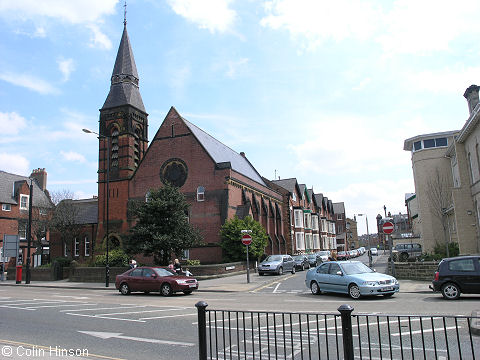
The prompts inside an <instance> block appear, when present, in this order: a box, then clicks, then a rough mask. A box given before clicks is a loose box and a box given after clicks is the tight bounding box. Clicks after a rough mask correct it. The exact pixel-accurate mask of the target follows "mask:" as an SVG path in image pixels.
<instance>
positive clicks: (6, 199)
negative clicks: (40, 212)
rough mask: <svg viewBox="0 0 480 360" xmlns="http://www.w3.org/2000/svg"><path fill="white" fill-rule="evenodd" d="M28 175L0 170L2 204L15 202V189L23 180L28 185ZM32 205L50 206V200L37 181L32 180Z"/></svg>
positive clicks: (0, 201) (0, 200)
mask: <svg viewBox="0 0 480 360" xmlns="http://www.w3.org/2000/svg"><path fill="white" fill-rule="evenodd" d="M31 179H32V178H29V177H28V176H22V175H16V174H10V173H7V172H5V171H1V170H0V203H2V204H13V205H16V204H17V200H16V199H15V193H16V190H17V189H18V188H19V187H20V186H21V184H22V183H23V182H24V181H25V182H27V184H28V185H30V180H31ZM32 201H33V207H42V208H49V207H52V206H53V205H52V202H51V201H50V199H49V198H48V196H47V194H45V193H44V192H43V191H42V189H41V188H40V186H38V183H37V182H36V181H33V199H32Z"/></svg>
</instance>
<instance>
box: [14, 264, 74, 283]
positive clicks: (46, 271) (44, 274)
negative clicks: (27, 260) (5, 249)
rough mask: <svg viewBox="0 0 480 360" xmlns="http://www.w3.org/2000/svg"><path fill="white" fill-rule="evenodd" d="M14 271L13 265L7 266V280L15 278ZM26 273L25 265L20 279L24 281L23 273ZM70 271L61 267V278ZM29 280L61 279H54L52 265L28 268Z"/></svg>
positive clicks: (66, 275)
mask: <svg viewBox="0 0 480 360" xmlns="http://www.w3.org/2000/svg"><path fill="white" fill-rule="evenodd" d="M16 271H17V269H16V268H15V267H13V266H12V267H9V268H8V269H7V280H16V278H15V277H16ZM26 273H27V270H26V268H25V266H24V267H23V269H22V281H25V275H26ZM69 273H70V268H68V267H64V268H63V269H62V275H61V277H62V279H67V278H68V276H69ZM30 280H31V281H54V280H61V279H56V278H55V274H54V268H53V267H48V268H33V269H30Z"/></svg>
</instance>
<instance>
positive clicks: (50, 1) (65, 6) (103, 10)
mask: <svg viewBox="0 0 480 360" xmlns="http://www.w3.org/2000/svg"><path fill="white" fill-rule="evenodd" d="M117 2H118V0H102V1H98V0H82V1H65V0H22V1H11V0H0V14H1V15H0V16H2V17H9V18H12V17H14V18H17V19H21V20H32V21H35V20H37V19H38V18H39V17H49V18H54V19H58V20H61V21H65V22H69V23H72V24H82V23H94V22H96V21H98V20H99V19H100V18H102V17H103V16H105V15H110V14H113V13H114V12H115V5H116V4H117Z"/></svg>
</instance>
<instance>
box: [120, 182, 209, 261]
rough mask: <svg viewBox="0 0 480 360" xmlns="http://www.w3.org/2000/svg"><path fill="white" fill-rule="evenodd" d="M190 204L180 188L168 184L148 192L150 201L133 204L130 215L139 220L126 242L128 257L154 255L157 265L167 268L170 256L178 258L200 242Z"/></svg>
mask: <svg viewBox="0 0 480 360" xmlns="http://www.w3.org/2000/svg"><path fill="white" fill-rule="evenodd" d="M189 206H190V205H189V204H188V203H187V201H186V200H185V196H184V195H183V194H182V193H180V192H179V190H178V188H176V187H175V186H173V185H170V184H167V185H165V186H163V187H161V188H159V189H152V190H150V192H149V193H148V200H147V201H145V202H143V201H136V202H133V203H131V204H130V209H129V212H130V214H131V215H132V216H133V218H135V219H136V220H137V222H136V224H135V226H134V227H133V228H131V229H130V234H129V235H128V236H127V237H126V238H125V239H124V244H123V245H124V248H125V250H126V252H127V253H129V254H139V253H143V254H144V255H145V256H153V261H154V262H155V264H158V265H167V264H168V262H169V260H170V259H171V255H172V254H175V255H176V256H177V257H179V256H180V255H181V253H182V251H183V250H185V249H189V248H191V247H193V246H197V245H199V244H200V243H201V236H200V233H199V232H198V230H197V229H195V228H193V227H192V226H191V225H190V224H189V222H188V218H187V215H186V214H188V208H189Z"/></svg>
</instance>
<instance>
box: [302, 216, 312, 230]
mask: <svg viewBox="0 0 480 360" xmlns="http://www.w3.org/2000/svg"><path fill="white" fill-rule="evenodd" d="M303 217H304V222H305V229H311V228H312V214H310V213H308V212H306V213H304V214H303Z"/></svg>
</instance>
